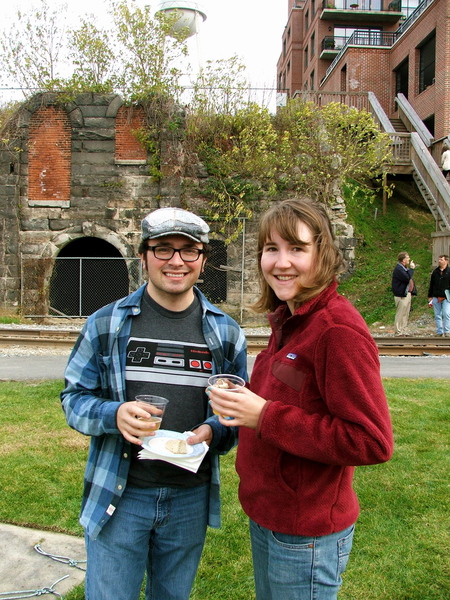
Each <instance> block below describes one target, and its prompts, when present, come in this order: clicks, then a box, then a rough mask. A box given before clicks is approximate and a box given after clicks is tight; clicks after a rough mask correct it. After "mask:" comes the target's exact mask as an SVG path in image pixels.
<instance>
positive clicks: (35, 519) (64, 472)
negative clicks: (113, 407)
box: [0, 379, 450, 600]
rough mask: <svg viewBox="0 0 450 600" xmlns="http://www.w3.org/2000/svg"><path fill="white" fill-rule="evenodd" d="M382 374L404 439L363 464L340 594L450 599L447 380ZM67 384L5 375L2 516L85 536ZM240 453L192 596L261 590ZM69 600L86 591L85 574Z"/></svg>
mask: <svg viewBox="0 0 450 600" xmlns="http://www.w3.org/2000/svg"><path fill="white" fill-rule="evenodd" d="M384 384H385V389H386V393H387V396H388V401H389V406H390V408H391V414H392V419H393V424H394V431H395V440H396V449H395V453H394V457H393V459H392V460H391V461H390V462H388V463H387V464H384V465H376V466H372V467H360V468H358V469H357V470H356V479H355V487H356V490H357V493H358V496H359V499H360V503H361V515H360V518H359V520H358V524H357V528H356V534H355V542H354V547H353V552H352V556H351V558H350V561H349V566H348V569H347V571H346V573H345V575H344V586H343V588H342V591H341V594H340V600H448V598H450V563H449V560H448V555H449V551H450V493H449V492H450V484H449V476H448V474H449V472H450V453H449V435H448V432H449V421H450V397H449V394H448V382H447V381H446V380H438V379H436V380H431V379H415V380H412V379H385V380H384ZM61 385H62V383H61V382H58V381H51V382H38V383H21V382H19V383H17V382H0V427H1V431H2V436H1V440H0V457H1V460H0V521H2V522H5V523H13V524H16V525H29V526H32V527H37V528H40V529H50V530H53V531H62V532H65V533H71V534H74V535H79V536H81V535H82V532H81V528H80V526H79V524H78V522H77V516H78V511H79V505H80V499H81V487H82V478H83V471H84V466H85V461H86V454H87V443H88V440H87V439H86V438H84V437H83V436H81V435H80V434H78V433H76V432H73V431H72V430H70V429H69V427H68V426H67V425H66V423H65V420H64V416H63V413H62V410H61V408H60V403H59V397H58V396H59V391H60V389H61ZM234 458H235V456H234V452H232V453H230V454H229V455H228V456H226V457H224V459H223V460H222V463H221V464H222V479H223V486H222V498H223V508H224V511H223V521H224V524H223V527H222V529H221V530H209V531H208V535H207V541H206V547H205V551H204V554H203V558H202V562H201V565H200V568H199V572H198V576H197V579H196V582H195V586H194V590H193V593H192V595H191V599H192V600H224V599H226V600H251V599H252V598H254V594H253V581H252V568H251V557H250V547H249V538H248V531H247V518H246V517H245V515H244V514H243V513H242V511H241V509H240V507H239V503H238V501H237V496H236V491H237V483H238V482H237V476H236V473H235V471H234ZM66 600H84V594H83V589H82V586H78V587H76V588H74V589H73V590H72V591H71V592H70V593H69V594H68V595H67V596H66ZM142 600H143V596H142Z"/></svg>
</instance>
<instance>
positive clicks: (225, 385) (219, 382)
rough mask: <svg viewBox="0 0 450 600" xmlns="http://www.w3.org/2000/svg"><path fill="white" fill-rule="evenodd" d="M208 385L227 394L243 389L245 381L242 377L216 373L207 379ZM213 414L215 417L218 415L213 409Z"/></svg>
mask: <svg viewBox="0 0 450 600" xmlns="http://www.w3.org/2000/svg"><path fill="white" fill-rule="evenodd" d="M208 385H209V386H211V387H218V388H220V389H223V390H226V391H227V392H240V391H241V389H242V388H243V387H245V381H244V380H243V379H242V377H239V376H238V375H227V374H226V373H218V374H217V375H212V376H211V377H210V378H209V379H208ZM213 413H214V414H215V415H219V416H220V417H222V416H223V415H220V414H219V413H218V412H216V411H215V410H214V409H213ZM232 418H233V417H224V419H232Z"/></svg>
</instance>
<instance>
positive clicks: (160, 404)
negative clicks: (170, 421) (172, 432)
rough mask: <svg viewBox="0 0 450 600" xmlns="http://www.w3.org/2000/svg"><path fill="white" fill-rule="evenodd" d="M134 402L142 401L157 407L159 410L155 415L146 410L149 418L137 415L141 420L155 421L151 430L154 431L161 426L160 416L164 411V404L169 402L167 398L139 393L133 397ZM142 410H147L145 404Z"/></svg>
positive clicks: (161, 416)
mask: <svg viewBox="0 0 450 600" xmlns="http://www.w3.org/2000/svg"><path fill="white" fill-rule="evenodd" d="M135 400H136V402H143V403H145V404H151V405H152V406H154V407H155V408H157V409H158V410H159V411H161V412H159V413H158V414H157V415H154V414H152V413H151V411H150V410H148V411H147V412H148V413H150V414H151V416H150V418H149V419H144V418H143V417H138V418H139V419H141V420H142V421H144V420H145V421H148V422H149V423H155V428H154V429H153V430H152V431H155V430H157V429H159V428H160V427H161V422H162V418H163V415H164V411H165V410H166V406H167V405H168V403H169V400H168V399H167V398H163V397H162V396H152V395H149V394H141V395H139V396H136V397H135ZM142 408H143V409H144V410H147V409H146V408H145V406H143V407H142Z"/></svg>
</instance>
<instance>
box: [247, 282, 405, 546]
mask: <svg viewBox="0 0 450 600" xmlns="http://www.w3.org/2000/svg"><path fill="white" fill-rule="evenodd" d="M336 288H337V284H335V283H333V284H332V285H331V286H330V287H328V288H327V289H326V290H325V291H324V292H322V293H321V294H320V295H319V296H318V297H316V298H314V299H313V300H310V301H308V302H306V303H305V304H304V305H302V306H301V307H300V308H299V309H298V310H297V311H296V312H295V313H294V315H291V314H290V312H289V310H288V309H287V307H286V306H281V307H280V308H279V309H277V311H275V312H274V313H272V314H271V315H269V320H270V323H271V326H272V335H271V337H270V341H269V346H268V349H267V350H264V351H262V352H261V353H260V354H259V355H258V357H257V359H256V362H255V366H254V368H253V373H252V376H251V381H250V388H251V390H252V391H253V392H255V393H256V394H258V395H260V396H262V397H263V398H265V399H266V400H267V403H266V405H265V406H264V409H263V411H262V413H261V416H260V419H259V423H258V427H257V429H256V430H252V429H248V428H245V427H241V428H240V431H239V446H238V452H237V463H236V468H237V471H238V473H239V477H240V485H239V499H240V501H241V504H242V507H243V509H244V511H245V512H246V513H247V515H248V516H249V517H250V518H251V519H253V520H254V521H255V522H256V523H258V524H259V525H261V526H263V527H266V528H267V529H270V530H272V531H277V532H280V533H288V534H292V535H306V536H320V535H328V534H330V533H334V532H337V531H341V530H342V529H345V528H346V527H349V526H350V525H352V524H353V523H354V522H355V521H356V519H357V517H358V513H359V507H358V500H357V498H356V494H355V492H354V490H353V486H352V480H353V473H354V467H355V466H357V465H372V464H376V463H382V462H385V461H387V460H389V458H390V457H391V456H392V452H393V445H394V444H393V434H392V426H391V421H390V417H389V409H388V406H387V401H386V396H385V393H384V390H383V386H382V382H381V377H380V363H379V359H378V350H377V346H376V344H375V342H374V341H373V339H372V336H371V335H370V333H369V330H368V328H367V326H366V324H365V322H364V320H363V319H362V317H361V315H360V314H359V313H358V312H357V310H356V309H355V308H353V306H352V305H351V304H350V302H348V300H346V299H345V298H343V297H342V296H340V295H339V294H338V293H337V291H336Z"/></svg>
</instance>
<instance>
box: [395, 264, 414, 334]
mask: <svg viewBox="0 0 450 600" xmlns="http://www.w3.org/2000/svg"><path fill="white" fill-rule="evenodd" d="M397 260H398V262H397V264H396V266H395V269H394V272H393V274H392V293H393V294H394V300H395V306H396V308H397V310H396V312H395V324H394V335H408V333H407V327H408V319H409V313H410V311H411V292H412V291H413V289H414V281H413V275H414V269H415V268H416V265H415V264H414V261H412V260H411V259H410V258H409V254H408V253H407V252H400V254H399V255H398V258H397ZM408 265H409V267H410V268H408Z"/></svg>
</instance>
